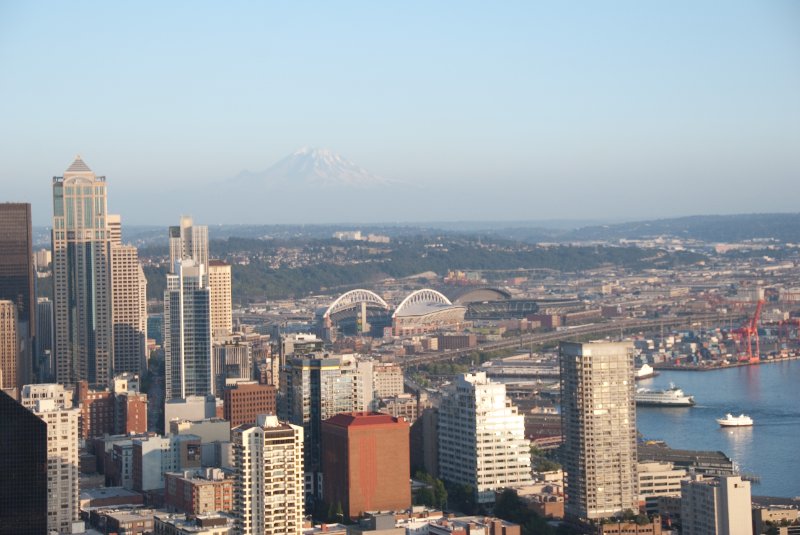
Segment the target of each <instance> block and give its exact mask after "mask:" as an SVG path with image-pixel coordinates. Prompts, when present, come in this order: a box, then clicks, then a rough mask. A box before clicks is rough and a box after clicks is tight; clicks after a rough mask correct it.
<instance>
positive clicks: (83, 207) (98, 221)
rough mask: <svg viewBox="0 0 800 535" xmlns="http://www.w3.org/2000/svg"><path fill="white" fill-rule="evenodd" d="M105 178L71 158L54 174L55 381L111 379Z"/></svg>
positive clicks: (65, 382) (111, 357)
mask: <svg viewBox="0 0 800 535" xmlns="http://www.w3.org/2000/svg"><path fill="white" fill-rule="evenodd" d="M106 205H107V199H106V179H105V177H102V176H96V175H95V174H94V173H93V172H92V170H91V169H89V167H88V166H87V165H86V164H85V163H84V162H83V160H81V158H80V156H78V157H76V158H75V161H74V162H72V165H70V166H69V168H68V169H67V170H66V171H65V172H64V176H63V177H53V231H52V241H53V293H54V297H55V299H54V304H55V307H54V311H55V351H56V358H55V361H56V381H57V382H58V383H60V384H64V385H74V384H77V382H78V381H80V380H86V381H89V383H91V384H103V385H107V384H110V381H111V375H112V368H113V336H112V329H111V281H110V270H109V251H108V247H109V231H108V227H107V222H106V214H107V207H106Z"/></svg>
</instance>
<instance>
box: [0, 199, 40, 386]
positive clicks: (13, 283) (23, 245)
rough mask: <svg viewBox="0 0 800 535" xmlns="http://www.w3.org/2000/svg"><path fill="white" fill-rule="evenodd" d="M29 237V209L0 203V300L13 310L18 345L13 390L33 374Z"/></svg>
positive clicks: (32, 301)
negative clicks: (19, 343)
mask: <svg viewBox="0 0 800 535" xmlns="http://www.w3.org/2000/svg"><path fill="white" fill-rule="evenodd" d="M31 234H32V232H31V205H30V204H27V203H0V300H9V301H12V302H13V303H14V304H15V305H16V306H17V333H18V335H19V337H20V342H21V345H20V346H19V348H20V353H19V355H18V356H17V364H16V366H15V368H16V373H17V376H16V377H15V378H14V379H13V381H14V386H15V387H16V388H21V386H22V385H24V384H26V383H30V382H32V380H33V372H34V369H33V356H34V352H33V337H34V336H35V334H36V312H35V310H34V308H35V306H36V302H35V301H34V297H33V281H34V267H33V248H32V245H31V244H32V239H31ZM9 380H10V379H9V378H6V379H5V381H6V382H8V381H9Z"/></svg>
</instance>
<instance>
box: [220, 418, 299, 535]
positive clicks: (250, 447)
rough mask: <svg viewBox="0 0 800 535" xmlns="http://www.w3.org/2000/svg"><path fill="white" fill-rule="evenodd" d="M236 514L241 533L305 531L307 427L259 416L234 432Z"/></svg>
mask: <svg viewBox="0 0 800 535" xmlns="http://www.w3.org/2000/svg"><path fill="white" fill-rule="evenodd" d="M232 435H233V437H232V438H233V453H234V466H235V470H236V479H235V482H234V488H233V514H234V517H235V518H236V533H239V534H241V535H279V534H280V535H283V534H286V535H295V534H297V535H299V534H300V533H302V532H303V505H304V501H303V498H304V488H303V487H304V485H303V428H302V427H300V426H296V425H291V424H286V423H281V422H279V421H278V418H277V417H275V416H262V417H259V420H258V422H256V423H255V424H245V425H243V426H241V427H237V428H236V429H234V430H233V432H232Z"/></svg>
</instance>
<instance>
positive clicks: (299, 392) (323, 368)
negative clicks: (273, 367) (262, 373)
mask: <svg viewBox="0 0 800 535" xmlns="http://www.w3.org/2000/svg"><path fill="white" fill-rule="evenodd" d="M354 383H355V380H354V374H353V373H352V371H350V370H348V369H346V367H345V366H344V365H343V362H342V358H341V357H321V356H311V355H308V356H306V357H295V358H289V359H287V362H286V365H285V366H284V367H283V369H282V370H281V380H280V393H281V395H280V399H279V403H278V416H279V417H280V418H281V420H284V421H286V422H289V423H291V424H294V425H299V426H301V427H302V428H303V437H304V441H305V443H304V450H305V469H306V474H305V476H306V485H307V488H308V490H309V494H311V495H313V496H318V495H319V494H320V493H321V479H322V472H321V470H322V462H321V460H322V452H321V446H320V436H321V430H322V421H323V420H327V419H328V418H330V417H332V416H334V415H335V414H339V413H340V412H353V411H354V410H355V384H354Z"/></svg>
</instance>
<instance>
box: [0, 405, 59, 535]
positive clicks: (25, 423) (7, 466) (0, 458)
mask: <svg viewBox="0 0 800 535" xmlns="http://www.w3.org/2000/svg"><path fill="white" fill-rule="evenodd" d="M0 422H2V425H0V474H2V475H0V535H17V534H19V533H47V450H48V444H47V424H45V423H44V422H43V421H42V420H41V419H40V418H38V417H37V416H36V415H35V414H33V413H32V412H30V411H29V410H27V409H25V408H24V407H23V406H22V405H20V403H19V402H17V400H15V399H12V398H11V397H10V396H8V395H6V394H5V393H3V392H0Z"/></svg>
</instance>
